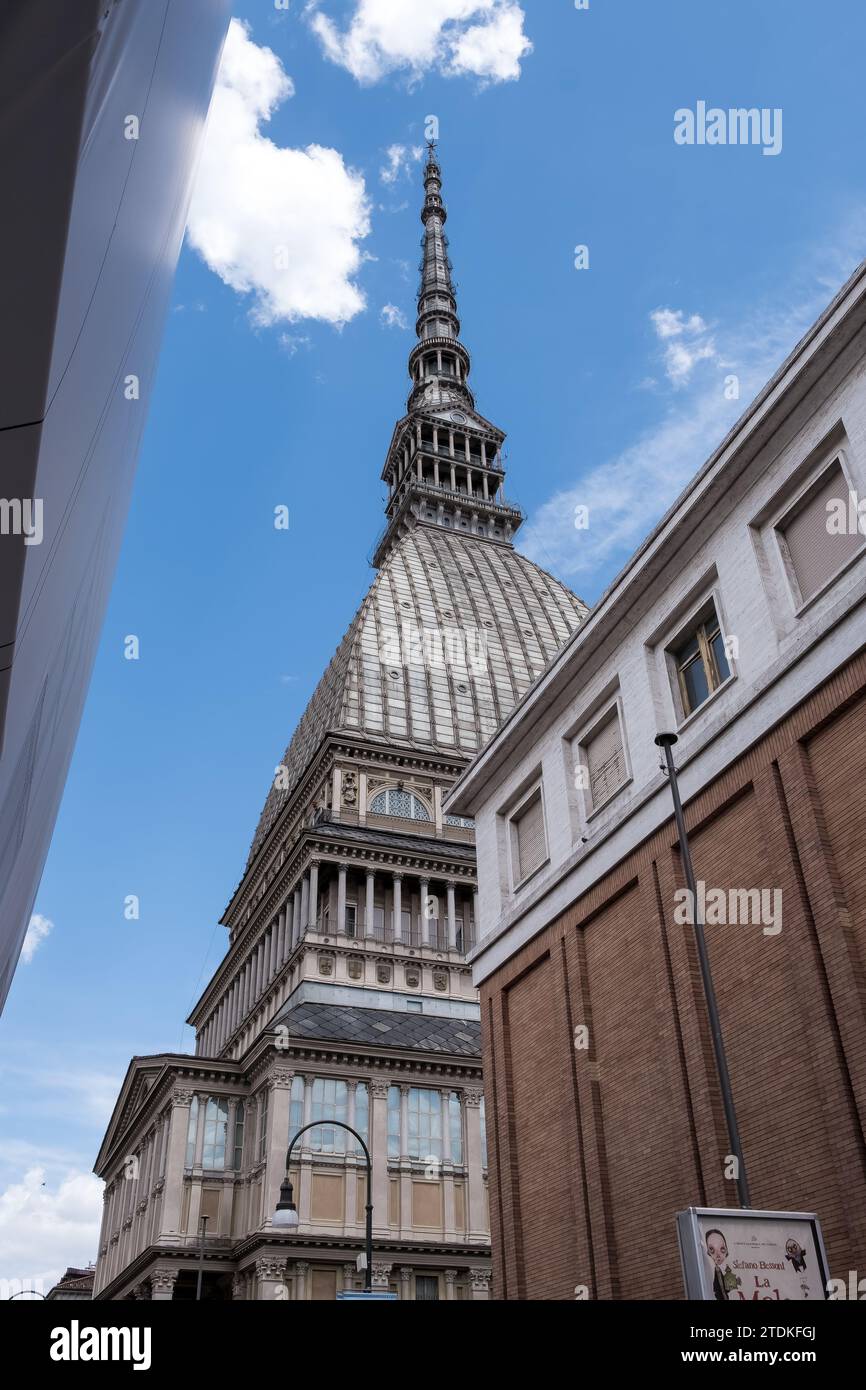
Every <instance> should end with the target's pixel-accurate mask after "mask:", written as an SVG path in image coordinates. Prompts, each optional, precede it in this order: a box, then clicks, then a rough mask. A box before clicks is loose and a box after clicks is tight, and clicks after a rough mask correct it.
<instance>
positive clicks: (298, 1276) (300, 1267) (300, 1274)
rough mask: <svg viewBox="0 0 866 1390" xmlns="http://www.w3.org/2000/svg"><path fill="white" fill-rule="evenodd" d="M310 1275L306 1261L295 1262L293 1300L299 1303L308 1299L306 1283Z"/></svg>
mask: <svg viewBox="0 0 866 1390" xmlns="http://www.w3.org/2000/svg"><path fill="white" fill-rule="evenodd" d="M309 1275H310V1266H309V1264H308V1263H307V1261H306V1260H296V1261H295V1298H296V1299H298V1300H299V1301H300V1302H305V1301H306V1300H307V1299H308V1298H309V1296H310V1295H309V1291H308V1289H307V1282H308V1280H309Z"/></svg>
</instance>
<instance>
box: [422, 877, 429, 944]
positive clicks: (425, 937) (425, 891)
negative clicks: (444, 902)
mask: <svg viewBox="0 0 866 1390" xmlns="http://www.w3.org/2000/svg"><path fill="white" fill-rule="evenodd" d="M429 897H430V882H429V879H426V878H422V880H421V942H422V945H424V946H429V945H430V909H429V906H428V902H427V900H428V898H429Z"/></svg>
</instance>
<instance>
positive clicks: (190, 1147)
mask: <svg viewBox="0 0 866 1390" xmlns="http://www.w3.org/2000/svg"><path fill="white" fill-rule="evenodd" d="M197 1130H198V1096H193V1098H192V1104H191V1105H190V1107H189V1122H188V1124H187V1127H186V1166H187V1168H191V1167H192V1165H193V1164H194V1163H195V1136H196V1131H197Z"/></svg>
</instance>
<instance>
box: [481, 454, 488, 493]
mask: <svg viewBox="0 0 866 1390" xmlns="http://www.w3.org/2000/svg"><path fill="white" fill-rule="evenodd" d="M481 447H482V449H483V448H484V445H483V444H482V446H481ZM481 490H482V492H483V493H484V501H485V502H487V501H489V498H490V494H489V492H488V490H487V474H486V473H482V474H481Z"/></svg>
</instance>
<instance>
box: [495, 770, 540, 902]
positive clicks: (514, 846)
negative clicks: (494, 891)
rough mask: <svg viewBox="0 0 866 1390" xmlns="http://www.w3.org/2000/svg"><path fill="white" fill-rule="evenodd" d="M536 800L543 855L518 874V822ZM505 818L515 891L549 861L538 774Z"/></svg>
mask: <svg viewBox="0 0 866 1390" xmlns="http://www.w3.org/2000/svg"><path fill="white" fill-rule="evenodd" d="M536 801H539V802H540V803H541V831H542V834H543V836H544V855H543V856H542V858H541V859H540V861H539V862H538V863H537V864H536V865H535V867H534V868H532V869H530V870H529V871H528V872H527V873H525V874H523V875H522V876H519V874H520V850H519V838H518V837H519V830H518V823H519V821H520V820H521V818H522V817H523V816H524V815H525V814H526V812H527V811H528V810H529V809H530V808H531V806H532V805H533V804H534V803H535V802H536ZM505 819H506V832H507V838H508V859H509V865H508V868H509V874H510V877H511V886H512V891H513V892H515V893H517V892H518V891H519V890H520V889H521V888H523V887H524V886H525V884H527V883H529V881H530V880H531V879H533V878H535V876H536V874H538V873H539V872H540V871H541V870H542V869H543V868H544V867H545V866H546V865H547V864H549V863H550V842H549V839H548V835H547V807H546V805H545V797H544V779H543V777H540V776H539V777H537V778H536V779H535V781H534V782H533V784H532V785H531V786H530V787H529V788H528V789H527V791H525V792H524V793H523V795H522V796H521V797H520V799H519V801H517V802H516V803H515V804H514V805H513V806H512V808H511V810H510V811H508V813H507V815H506V818H505Z"/></svg>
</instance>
